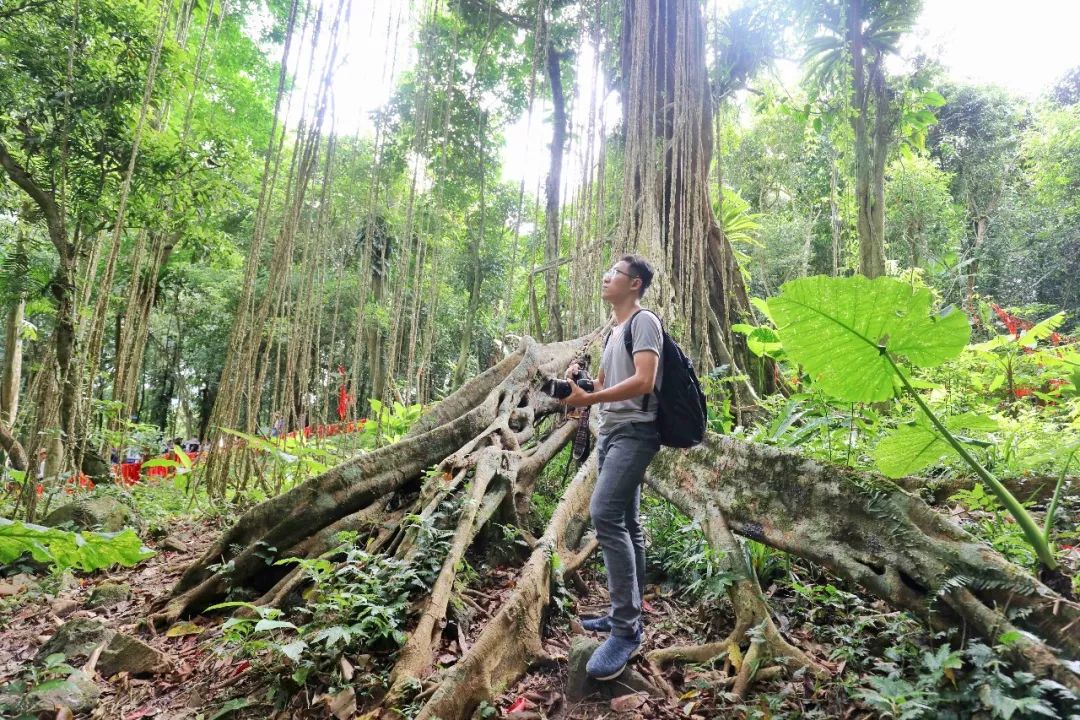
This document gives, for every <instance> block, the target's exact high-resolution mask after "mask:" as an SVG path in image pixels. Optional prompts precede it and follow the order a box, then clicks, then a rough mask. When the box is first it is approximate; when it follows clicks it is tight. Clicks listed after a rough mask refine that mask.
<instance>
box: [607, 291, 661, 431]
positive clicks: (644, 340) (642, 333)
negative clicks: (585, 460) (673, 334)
mask: <svg viewBox="0 0 1080 720" xmlns="http://www.w3.org/2000/svg"><path fill="white" fill-rule="evenodd" d="M625 327H626V323H620V324H619V325H617V326H615V329H614V330H612V331H611V335H610V337H608V340H607V344H606V345H604V354H603V356H602V357H601V359H600V369H601V370H602V371H603V373H604V387H614V386H615V385H618V384H619V383H621V382H622V381H623V380H626V379H627V378H630V377H633V376H634V372H635V369H634V360H633V358H631V357H630V355H629V353H627V352H626V345H625V343H624V342H623V329H624V328H625ZM632 335H633V338H634V353H635V354H637V353H639V352H643V351H644V352H654V353H656V355H657V356H658V357H659V360H658V361H657V365H656V388H658V387H660V378H661V377H663V374H664V365H663V363H664V352H663V349H664V336H663V330H662V328H661V326H660V321H659V320H657V319H656V316H655V315H653V314H652V313H651V312H642V313H638V314H637V316H636V317H634V328H633V333H632ZM656 388H654V391H655V389H656ZM641 405H642V398H641V397H640V396H639V397H634V398H630V399H629V400H619V401H617V402H609V403H599V404H598V405H597V406H596V407H597V409H598V410H599V418H600V429H601V430H602V431H603V430H606V429H610V428H612V427H615V426H616V425H620V424H622V423H626V422H652V421H654V420H656V407H657V401H656V393H655V392H653V393H651V394H650V396H649V409H648V410H647V411H646V410H642V409H641Z"/></svg>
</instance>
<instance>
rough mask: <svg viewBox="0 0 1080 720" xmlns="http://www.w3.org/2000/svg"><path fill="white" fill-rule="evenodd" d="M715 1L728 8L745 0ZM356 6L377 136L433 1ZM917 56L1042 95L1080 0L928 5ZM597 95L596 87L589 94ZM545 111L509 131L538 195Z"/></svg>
mask: <svg viewBox="0 0 1080 720" xmlns="http://www.w3.org/2000/svg"><path fill="white" fill-rule="evenodd" d="M714 1H715V2H719V3H720V6H721V8H723V7H725V6H735V5H737V4H739V3H740V0H714ZM348 2H349V3H351V7H350V22H349V26H348V28H347V30H346V31H345V34H344V39H343V41H342V43H341V49H340V51H339V52H340V53H341V63H340V67H339V69H338V71H337V73H336V75H335V81H334V114H335V130H336V131H337V132H339V133H348V134H351V133H354V132H359V133H361V134H373V133H374V125H373V123H372V121H371V119H370V113H371V112H372V111H373V110H375V109H377V108H378V107H380V106H381V105H382V104H383V103H385V102H386V100H387V99H388V98H389V96H390V94H391V93H392V91H393V87H394V81H395V77H396V76H399V75H400V73H401V72H402V71H403V70H405V69H407V68H408V67H411V66H412V65H413V64H414V63H415V60H416V53H415V50H414V38H413V37H412V36H411V33H413V32H415V29H416V27H417V22H416V21H417V15H418V13H419V8H420V7H422V6H423V5H425V3H421V2H417V0H348ZM917 51H922V52H926V53H928V54H930V55H931V56H936V57H938V58H939V59H940V60H941V61H942V63H943V64H944V65H945V67H946V68H947V71H948V73H949V74H950V76H951V77H953V78H955V79H958V80H965V81H970V82H975V83H986V84H990V83H992V84H997V85H1000V86H1003V87H1004V88H1006V89H1008V90H1010V91H1012V92H1014V93H1016V94H1019V95H1023V96H1025V97H1028V98H1031V99H1034V98H1036V97H1038V96H1039V95H1040V94H1041V93H1043V92H1044V91H1045V90H1047V89H1048V88H1049V87H1050V86H1051V85H1052V84H1053V83H1054V82H1055V81H1056V80H1057V79H1058V78H1060V77H1061V76H1062V75H1063V74H1064V73H1065V71H1066V70H1068V69H1069V68H1071V67H1074V66H1076V65H1080V0H1023V2H1017V1H1016V0H924V1H923V10H922V14H921V15H920V17H919V20H918V23H917V26H916V30H915V32H913V33H911V34H910V35H908V36H907V37H906V38H905V40H904V44H903V54H904V55H907V56H911V55H913V54H914V53H915V52H917ZM583 55H584V53H583ZM584 60H586V61H587V58H584ZM582 64H583V65H585V64H586V63H585V62H583V63H582ZM586 66H588V65H586ZM590 69H591V68H590ZM585 74H587V73H582V75H585ZM780 74H781V76H782V77H784V79H785V81H787V80H791V81H793V82H794V81H797V79H798V70H797V67H795V66H794V65H789V66H788V67H787V68H781V69H780ZM303 76H304V73H303V72H301V74H300V77H301V78H303ZM583 84H586V85H587V84H588V83H583ZM589 91H591V87H586V88H584V89H583V93H587V92H589ZM607 103H608V104H607V108H608V113H609V123H608V124H609V126H610V124H611V122H612V121H614V120H615V119H617V112H618V110H617V108H618V101H617V98H608V99H607ZM577 106H578V107H579V108H581V110H580V114H581V115H582V116H584V115H585V112H586V110H585V109H584V108H587V104H586V100H585V97H579V100H578V103H577ZM545 114H546V113H545V109H544V108H542V107H537V108H536V110H535V111H534V113H533V117H532V120H531V123H530V122H529V121H528V119H527V118H522V119H521V120H519V121H518V122H517V123H515V124H513V125H511V126H510V127H507V128H504V135H505V137H506V143H505V146H504V149H503V158H502V159H503V165H504V177H505V178H506V179H508V180H511V181H517V180H519V179H520V178H522V177H524V178H525V181H526V187H527V189H529V190H535V189H536V184H537V183H538V182H542V178H543V175H544V173H545V172H546V171H547V148H546V145H547V142H548V138H549V137H550V128H549V127H548V126H547V125H546V123H544V121H543V117H544V115H545ZM573 170H576V169H573ZM573 170H571V169H570V168H568V169H567V172H568V173H571V174H572V172H573Z"/></svg>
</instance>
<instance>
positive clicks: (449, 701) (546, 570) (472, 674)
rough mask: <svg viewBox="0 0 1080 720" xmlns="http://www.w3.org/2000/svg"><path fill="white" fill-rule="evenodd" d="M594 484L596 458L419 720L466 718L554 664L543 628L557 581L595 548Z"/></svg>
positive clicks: (580, 474)
mask: <svg viewBox="0 0 1080 720" xmlns="http://www.w3.org/2000/svg"><path fill="white" fill-rule="evenodd" d="M595 484H596V456H595V453H594V454H593V455H591V456H590V457H589V459H588V461H587V462H586V463H584V464H583V465H582V466H581V468H580V469H579V470H578V472H577V474H576V475H575V476H574V480H573V482H571V483H570V485H569V486H568V487H567V488H566V491H565V492H564V493H563V497H562V500H561V501H560V502H559V505H558V507H557V508H556V509H555V514H554V515H553V516H552V518H551V523H550V524H549V525H548V528H547V531H546V532H545V533H544V536H543V537H542V538H541V539H540V540H539V542H538V543H537V545H536V548H535V549H534V550H533V552H532V555H530V557H529V560H528V561H527V562H526V563H525V566H524V567H523V568H522V570H521V574H520V575H519V577H518V581H517V584H516V585H515V587H514V592H513V593H512V594H511V595H510V597H509V598H508V599H507V600H506V602H505V603H504V604H503V606H502V607H501V608H500V610H499V612H498V614H497V615H496V616H495V617H494V618H492V619H491V621H490V622H488V624H487V625H486V626H485V627H484V630H483V631H482V632H481V633H480V636H479V637H478V638H477V639H476V642H475V643H474V644H473V646H472V648H471V649H470V650H469V652H468V653H467V654H466V655H465V656H464V657H462V658H461V659H460V660H459V661H458V662H457V663H456V664H455V665H454V666H453V667H452V668H451V669H449V670H447V671H446V673H445V675H443V677H442V679H441V681H440V683H439V688H438V689H437V690H436V691H435V693H434V694H433V695H432V696H431V699H430V700H428V701H427V703H425V704H424V706H423V708H422V709H421V711H420V714H419V715H417V720H433V719H434V718H442V719H443V720H447V719H448V718H467V717H469V716H470V715H471V714H472V712H473V710H475V709H476V707H477V706H478V705H479V704H480V702H481V701H483V700H490V699H491V698H493V697H494V696H496V695H497V694H498V693H500V692H502V691H503V690H504V689H506V688H507V687H508V686H509V685H510V684H511V683H512V682H514V681H516V680H517V679H518V678H520V677H521V676H522V675H523V674H524V673H525V671H526V670H527V669H528V667H529V665H530V664H531V663H534V662H537V661H543V660H548V659H549V656H548V653H547V651H546V650H544V647H543V645H542V643H541V641H540V628H541V623H542V620H543V614H544V611H545V609H546V607H547V605H548V603H549V602H550V599H551V585H552V581H553V577H552V576H553V573H562V574H565V573H568V572H570V571H572V570H574V569H576V568H577V567H578V566H579V565H580V564H581V563H582V562H584V561H585V559H586V558H587V557H588V555H589V553H590V551H591V550H590V548H591V544H586V545H585V547H584V548H579V546H580V545H581V544H582V543H581V539H582V535H583V533H584V531H585V528H586V526H587V524H588V517H589V498H590V497H591V495H592V489H593V487H594V486H595ZM556 556H557V557H558V561H557V562H556V561H555V558H556Z"/></svg>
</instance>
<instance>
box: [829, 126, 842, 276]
mask: <svg viewBox="0 0 1080 720" xmlns="http://www.w3.org/2000/svg"><path fill="white" fill-rule="evenodd" d="M836 160H837V158H836V148H835V147H833V146H832V144H831V143H830V144H829V230H830V232H831V236H832V274H833V277H839V275H840V197H839V185H840V172H839V168H838V167H837V161H836Z"/></svg>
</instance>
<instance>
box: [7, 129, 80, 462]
mask: <svg viewBox="0 0 1080 720" xmlns="http://www.w3.org/2000/svg"><path fill="white" fill-rule="evenodd" d="M0 167H2V168H3V169H4V171H5V173H7V176H8V178H9V179H10V180H11V181H12V182H13V183H15V184H16V185H17V186H18V187H19V188H20V189H21V190H22V191H23V192H25V193H26V194H27V195H28V196H29V197H30V199H31V200H33V201H34V203H35V204H36V205H37V206H38V208H39V209H40V210H41V214H42V217H43V218H44V219H45V227H46V229H47V230H48V233H49V240H50V242H52V244H53V247H54V248H55V250H56V254H57V257H58V263H57V267H56V272H55V274H54V275H53V278H52V282H51V284H50V288H51V290H52V294H53V297H54V299H55V300H56V320H55V329H54V331H53V343H54V349H55V352H56V364H57V367H58V370H59V377H60V428H61V430H63V432H64V436H65V437H66V438H68V442H69V443H71V442H73V441H74V439H75V438H76V437H81V433H80V434H78V435H76V433H75V404H76V393H77V390H78V388H77V382H76V381H77V378H76V377H75V374H74V373H73V372H72V367H71V358H72V356H73V354H74V352H75V290H76V281H75V277H76V272H75V271H76V268H75V248H74V246H73V245H72V243H71V242H70V241H69V240H68V233H67V226H66V222H65V218H64V211H63V209H62V208H61V207H60V206H59V205H58V204H57V202H56V198H55V197H54V196H53V194H52V192H51V191H49V190H46V189H44V188H43V187H41V186H40V185H38V183H37V181H35V180H34V178H32V177H31V176H30V174H29V173H28V172H27V171H26V169H25V168H24V167H23V166H22V165H20V164H19V163H18V161H17V160H15V158H13V157H12V156H11V155H10V154H9V153H8V151H7V148H6V147H5V146H4V144H3V143H0ZM56 447H57V455H60V454H61V451H62V449H63V444H62V443H58V444H56ZM50 461H52V462H55V463H57V465H59V464H60V463H61V461H62V459H61V457H57V458H55V459H54V458H53V457H52V456H50Z"/></svg>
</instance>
